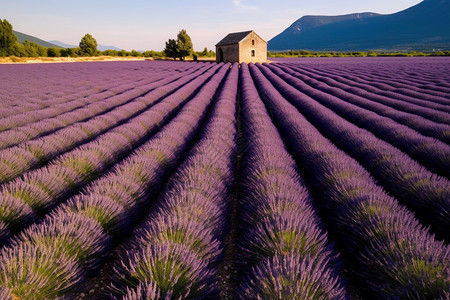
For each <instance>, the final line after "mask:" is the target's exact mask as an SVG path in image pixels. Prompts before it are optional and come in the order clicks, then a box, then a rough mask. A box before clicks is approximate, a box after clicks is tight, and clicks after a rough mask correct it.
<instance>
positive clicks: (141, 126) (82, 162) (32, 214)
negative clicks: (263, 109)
mask: <svg viewBox="0 0 450 300" xmlns="http://www.w3.org/2000/svg"><path fill="white" fill-rule="evenodd" d="M209 68H210V66H203V67H201V68H199V69H198V70H197V71H196V72H194V73H192V74H188V75H186V76H184V77H183V78H182V79H180V80H177V81H174V82H172V83H169V84H165V85H163V86H159V87H157V88H155V89H153V90H152V91H150V92H149V93H148V94H146V95H144V96H142V97H139V98H136V99H135V101H132V102H130V103H128V104H127V106H129V107H130V108H129V109H121V108H122V107H120V108H118V111H117V112H116V111H112V112H111V113H113V114H115V115H116V118H113V119H112V120H111V122H110V123H111V125H112V126H113V127H112V129H111V130H107V131H106V132H105V131H104V130H103V134H101V135H98V136H96V135H94V137H95V138H94V139H92V140H90V139H89V138H87V137H85V139H83V136H81V138H80V141H79V144H81V145H79V146H78V147H76V148H75V149H73V150H71V151H68V152H65V151H64V150H66V149H71V148H73V145H72V143H73V139H71V138H70V137H68V136H67V134H65V135H64V134H63V135H60V134H59V132H58V131H57V132H55V133H54V134H51V135H49V136H46V137H43V138H42V139H44V140H49V141H52V140H53V139H54V142H53V143H52V142H50V143H39V145H41V146H42V147H44V149H45V150H48V151H47V152H44V151H43V153H44V155H48V156H51V157H52V158H53V157H55V158H54V159H53V160H51V161H50V163H49V164H47V165H44V166H43V167H41V168H37V169H35V170H32V171H30V172H27V173H25V174H23V175H22V176H21V177H20V178H17V179H15V180H12V181H9V182H7V183H5V184H3V185H1V189H0V207H1V208H2V214H1V215H0V224H2V226H1V227H2V231H1V233H0V243H1V242H3V241H4V240H6V239H7V238H8V237H9V235H10V234H13V233H15V232H18V231H20V230H21V229H22V228H24V227H25V226H26V225H28V224H30V223H32V222H34V221H35V220H37V219H38V218H39V217H40V216H43V215H45V214H46V213H47V212H48V211H49V210H50V209H51V208H53V207H54V206H55V205H57V204H58V203H60V202H62V201H63V200H65V199H67V197H68V196H70V194H71V193H74V192H75V191H76V190H78V189H80V188H81V187H83V186H85V185H86V184H87V183H89V182H90V181H92V180H93V179H94V178H96V177H98V176H99V175H102V174H103V173H105V172H106V171H108V169H109V168H111V167H112V166H114V165H115V164H116V163H117V162H118V161H119V160H120V159H122V158H123V157H125V156H126V155H128V153H129V152H130V151H132V150H133V149H134V148H136V147H137V146H139V145H141V144H142V143H143V142H144V141H145V140H146V139H148V138H149V137H150V136H151V135H152V134H154V133H155V132H156V131H157V130H158V129H159V127H160V126H161V124H164V123H165V122H167V120H169V119H170V118H171V116H172V115H173V114H174V113H175V112H176V111H177V109H178V108H179V107H180V106H181V105H183V104H184V103H185V102H186V101H187V100H189V97H190V95H192V94H193V93H194V92H195V91H196V90H197V89H198V88H199V87H201V86H202V85H203V82H204V80H206V79H207V78H208V76H210V73H211V72H212V71H214V69H211V70H210V71H207V72H206V73H205V74H203V75H201V74H202V73H203V72H204V71H205V69H209ZM190 81H192V82H190ZM187 83H190V84H187ZM174 90H176V92H175V93H173V91H174ZM171 93H172V94H171ZM161 99H162V101H160V100H161ZM101 117H102V116H100V117H99V118H101ZM119 118H121V119H124V120H125V121H126V122H119V123H117V122H118V119H119ZM92 120H96V119H95V118H94V119H92ZM119 120H120V119H119ZM114 121H116V122H114ZM117 124H120V125H118V126H117ZM91 128H95V127H93V126H92V127H91ZM61 131H65V129H61ZM98 131H101V130H98ZM69 132H71V131H70V128H69ZM74 133H75V134H72V136H74V137H77V135H76V134H77V133H78V132H77V131H75V132H74ZM89 140H90V141H89ZM55 142H56V143H57V142H59V144H58V146H59V147H53V146H52V145H53V144H55ZM83 142H84V143H83ZM86 142H87V143H86ZM9 149H10V148H8V149H6V150H9ZM60 149H62V150H61V151H60V152H58V150H60ZM24 153H26V152H24ZM27 154H29V153H27ZM29 156H31V157H32V158H34V157H33V156H32V155H31V154H29ZM19 159H20V160H19V161H18V162H19V163H24V162H25V163H26V162H28V161H27V160H26V158H23V157H20V156H19ZM30 161H31V162H33V161H32V160H30ZM40 162H41V161H39V160H36V163H35V164H32V163H29V164H25V166H26V167H27V169H29V168H30V167H32V166H36V165H38V164H39V163H40ZM30 165H31V166H30Z"/></svg>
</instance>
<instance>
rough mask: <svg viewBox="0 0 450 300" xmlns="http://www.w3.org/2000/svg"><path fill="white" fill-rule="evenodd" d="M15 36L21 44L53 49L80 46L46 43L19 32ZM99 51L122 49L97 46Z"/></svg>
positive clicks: (15, 32) (55, 41)
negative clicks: (30, 43)
mask: <svg viewBox="0 0 450 300" xmlns="http://www.w3.org/2000/svg"><path fill="white" fill-rule="evenodd" d="M13 32H14V34H15V35H16V36H17V41H18V42H19V43H23V42H25V41H30V42H33V43H35V44H38V45H40V46H42V47H47V48H51V47H56V48H76V47H78V45H70V44H66V43H64V42H60V41H57V40H52V41H44V40H42V39H40V38H37V37H35V36H32V35H29V34H25V33H23V32H19V31H15V30H13ZM97 49H98V50H100V51H105V50H108V49H111V50H118V51H120V50H122V49H121V48H118V47H115V46H105V45H97Z"/></svg>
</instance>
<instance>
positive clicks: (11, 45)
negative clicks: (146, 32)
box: [0, 19, 215, 60]
mask: <svg viewBox="0 0 450 300" xmlns="http://www.w3.org/2000/svg"><path fill="white" fill-rule="evenodd" d="M97 46H98V44H97V40H96V39H95V38H94V37H93V36H92V35H91V34H89V33H87V34H85V35H84V36H83V37H82V38H81V41H80V43H79V46H78V47H76V48H58V47H43V46H41V45H39V44H36V43H34V42H31V41H25V42H24V43H19V42H18V41H17V36H16V35H15V34H14V31H13V27H12V25H11V24H10V23H9V22H8V21H7V20H6V19H5V20H2V19H0V57H5V56H18V57H80V56H100V55H105V56H123V57H125V56H133V57H152V58H163V57H169V58H173V59H176V58H179V59H180V60H184V58H185V57H187V56H191V55H192V56H193V57H194V58H195V57H215V53H214V52H213V51H211V50H208V49H207V48H206V47H205V48H204V49H203V51H194V50H193V45H192V40H191V38H190V37H189V35H188V34H187V32H186V30H184V29H183V30H181V31H180V32H179V33H178V36H177V39H176V40H175V39H169V41H168V42H166V47H165V49H164V51H153V50H149V51H144V52H139V51H136V50H132V51H126V50H112V49H109V50H105V51H100V50H98V49H97Z"/></svg>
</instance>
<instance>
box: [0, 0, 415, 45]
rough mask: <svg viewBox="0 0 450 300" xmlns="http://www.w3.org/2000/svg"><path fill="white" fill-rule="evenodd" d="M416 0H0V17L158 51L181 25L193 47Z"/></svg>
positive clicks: (50, 33)
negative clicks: (249, 32) (239, 34)
mask: <svg viewBox="0 0 450 300" xmlns="http://www.w3.org/2000/svg"><path fill="white" fill-rule="evenodd" d="M419 2H421V0H394V1H393V0H375V1H374V0H340V1H338V0H297V1H294V0H270V1H266V0H259V1H258V0H225V1H211V0H209V1H206V0H189V1H162V0H159V1H144V0H126V1H117V0H93V1H85V0H76V1H73V0H39V1H36V0H28V1H25V0H0V8H1V10H0V18H1V19H7V20H8V21H9V22H10V23H11V24H12V25H13V27H14V29H15V30H17V31H20V32H23V33H26V34H30V35H34V36H36V37H39V38H41V39H44V40H59V41H62V42H65V43H69V44H78V43H79V41H80V40H81V37H82V36H83V35H84V34H85V33H90V34H92V35H93V36H94V37H95V38H96V39H97V42H98V43H99V44H103V45H113V46H116V47H119V48H123V49H126V50H132V49H136V50H163V48H164V43H165V41H167V40H168V39H169V38H175V37H176V35H177V33H178V32H179V31H180V30H181V29H183V28H184V29H186V30H187V32H188V34H189V35H190V36H191V38H192V41H193V43H194V49H195V50H203V48H204V47H208V49H214V45H215V44H216V43H217V42H218V41H219V40H220V39H221V38H222V37H223V36H225V35H226V34H227V33H228V32H236V31H244V30H250V29H253V30H255V31H256V32H257V33H258V34H259V35H260V36H261V37H262V38H264V39H266V40H270V39H271V38H272V37H274V36H275V35H277V34H278V33H280V32H281V31H283V30H284V29H285V28H286V27H288V26H289V25H291V24H292V23H293V22H294V21H296V20H297V19H298V18H300V17H302V16H304V15H337V14H347V13H354V12H376V13H384V14H387V13H394V12H397V11H400V10H403V9H405V8H408V7H410V6H412V5H415V4H417V3H419Z"/></svg>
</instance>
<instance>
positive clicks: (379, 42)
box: [268, 0, 450, 51]
mask: <svg viewBox="0 0 450 300" xmlns="http://www.w3.org/2000/svg"><path fill="white" fill-rule="evenodd" d="M268 49H269V50H272V51H273V50H288V49H290V50H299V49H303V50H314V51H331V50H335V51H357V50H361V51H367V50H393V51H395V50H398V51H401V50H418V51H431V50H434V49H444V50H448V49H450V0H425V1H423V2H421V3H419V4H417V5H415V6H412V7H410V8H408V9H406V10H403V11H400V12H398V13H394V14H389V15H380V14H376V13H356V14H349V15H342V16H304V17H302V18H300V19H298V20H297V21H295V22H294V23H293V24H292V25H291V26H289V27H288V28H287V29H286V30H284V31H283V32H282V33H280V34H278V35H277V36H275V37H274V38H272V39H271V40H270V41H269V42H268Z"/></svg>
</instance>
